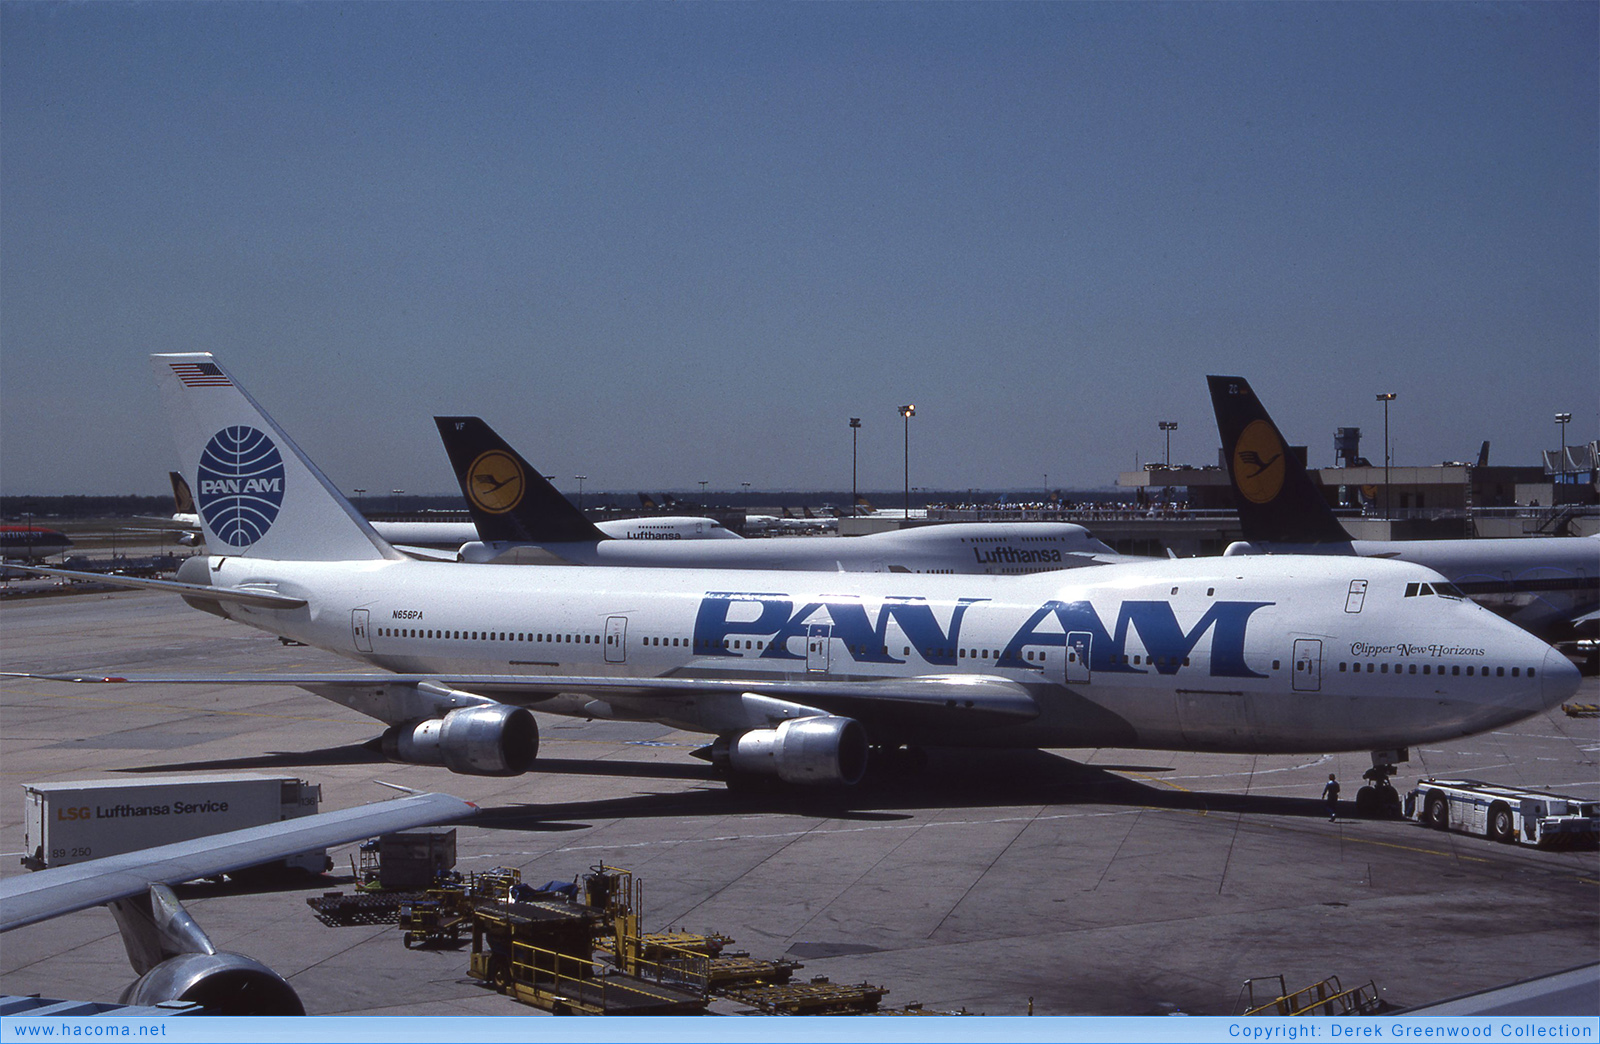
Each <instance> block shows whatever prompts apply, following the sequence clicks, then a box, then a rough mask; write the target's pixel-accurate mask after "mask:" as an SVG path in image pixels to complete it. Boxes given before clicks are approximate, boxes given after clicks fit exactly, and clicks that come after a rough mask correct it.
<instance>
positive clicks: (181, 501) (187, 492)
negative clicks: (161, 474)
mask: <svg viewBox="0 0 1600 1044" xmlns="http://www.w3.org/2000/svg"><path fill="white" fill-rule="evenodd" d="M167 477H168V478H170V479H171V480H172V511H173V514H175V515H198V514H199V513H200V512H199V509H197V508H196V507H195V506H194V491H193V490H191V489H190V488H189V482H188V480H187V479H185V478H184V477H183V476H182V475H180V474H178V473H177V472H176V471H169V472H167Z"/></svg>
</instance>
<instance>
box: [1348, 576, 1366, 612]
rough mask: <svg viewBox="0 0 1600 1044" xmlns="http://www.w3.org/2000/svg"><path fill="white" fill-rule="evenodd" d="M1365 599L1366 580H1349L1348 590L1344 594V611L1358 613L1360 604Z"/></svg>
mask: <svg viewBox="0 0 1600 1044" xmlns="http://www.w3.org/2000/svg"><path fill="white" fill-rule="evenodd" d="M1366 600H1367V582H1366V581H1365V580H1352V581H1350V590H1349V592H1348V593H1347V594H1346V595H1345V596H1344V611H1345V612H1347V613H1359V612H1360V611H1361V606H1362V605H1363V604H1364V603H1365V602H1366Z"/></svg>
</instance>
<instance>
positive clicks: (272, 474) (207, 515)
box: [195, 424, 283, 548]
mask: <svg viewBox="0 0 1600 1044" xmlns="http://www.w3.org/2000/svg"><path fill="white" fill-rule="evenodd" d="M196 478H198V479H199V482H198V483H197V485H196V489H195V493H196V497H195V504H196V505H197V506H198V507H199V509H200V515H201V517H202V518H204V519H205V522H206V527H207V528H208V529H210V530H211V532H212V534H213V535H214V536H216V538H217V539H218V540H220V541H222V542H223V543H224V544H227V545H228V546H229V547H238V548H245V547H249V546H250V545H251V544H254V543H255V542H256V541H258V540H260V539H261V538H262V537H264V536H266V535H267V530H268V529H270V528H272V523H273V521H274V520H276V519H277V517H278V511H279V509H280V508H282V507H283V457H282V455H280V454H279V453H278V447H276V446H274V445H273V444H272V440H271V439H269V438H267V436H266V435H265V434H263V433H262V432H259V431H257V430H256V429H255V428H251V427H248V426H246V425H242V424H241V425H235V426H233V427H230V428H223V429H222V430H221V431H219V432H217V433H216V434H215V435H213V436H211V441H210V442H208V443H206V448H205V450H204V452H202V453H201V454H200V470H199V474H198V475H197V476H196Z"/></svg>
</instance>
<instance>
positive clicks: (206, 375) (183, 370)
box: [168, 363, 233, 388]
mask: <svg viewBox="0 0 1600 1044" xmlns="http://www.w3.org/2000/svg"><path fill="white" fill-rule="evenodd" d="M168 365H170V366H171V367H172V372H173V373H175V374H177V375H178V380H180V381H182V382H183V386H184V387H185V388H231V387H233V382H232V381H230V380H228V375H227V374H225V373H223V372H222V370H221V368H219V367H218V366H217V364H216V363H169V364H168Z"/></svg>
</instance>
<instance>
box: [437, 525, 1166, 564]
mask: <svg viewBox="0 0 1600 1044" xmlns="http://www.w3.org/2000/svg"><path fill="white" fill-rule="evenodd" d="M540 550H541V551H542V552H544V553H547V554H549V555H553V556H555V557H557V558H560V559H562V560H565V561H568V562H572V563H575V564H579V565H619V566H620V565H626V566H655V567H658V568H668V569H781V570H802V571H812V572H833V573H837V572H847V573H936V574H937V573H945V574H965V575H988V576H1017V575H1023V574H1027V573H1042V572H1053V571H1056V570H1060V569H1071V568H1074V567H1077V566H1086V565H1100V564H1106V563H1111V562H1123V561H1135V560H1136V559H1130V558H1128V557H1127V556H1123V555H1119V554H1117V552H1116V551H1115V550H1113V549H1112V548H1111V547H1109V546H1107V545H1106V544H1104V543H1101V542H1100V541H1099V540H1097V539H1095V537H1094V536H1093V534H1091V533H1090V532H1089V531H1088V530H1086V529H1084V528H1083V527H1082V526H1078V525H1073V524H1072V523H1069V522H958V523H950V524H947V525H937V526H921V527H918V528H916V529H904V530H899V531H896V532H891V533H873V534H871V535H868V536H860V537H773V538H772V539H770V540H743V541H717V542H707V541H696V542H692V543H689V542H681V543H670V544H669V543H647V542H631V541H620V540H603V541H597V542H592V541H591V542H582V543H569V544H546V545H544V546H543V547H542V548H541V549H540ZM462 557H463V559H464V560H466V561H496V562H500V563H507V562H516V561H518V560H519V559H523V560H526V558H525V556H523V555H522V554H521V553H520V552H519V550H518V549H517V548H516V547H515V546H514V545H502V544H492V543H490V544H482V545H477V549H476V550H475V549H474V548H469V547H464V548H463V549H462Z"/></svg>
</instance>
